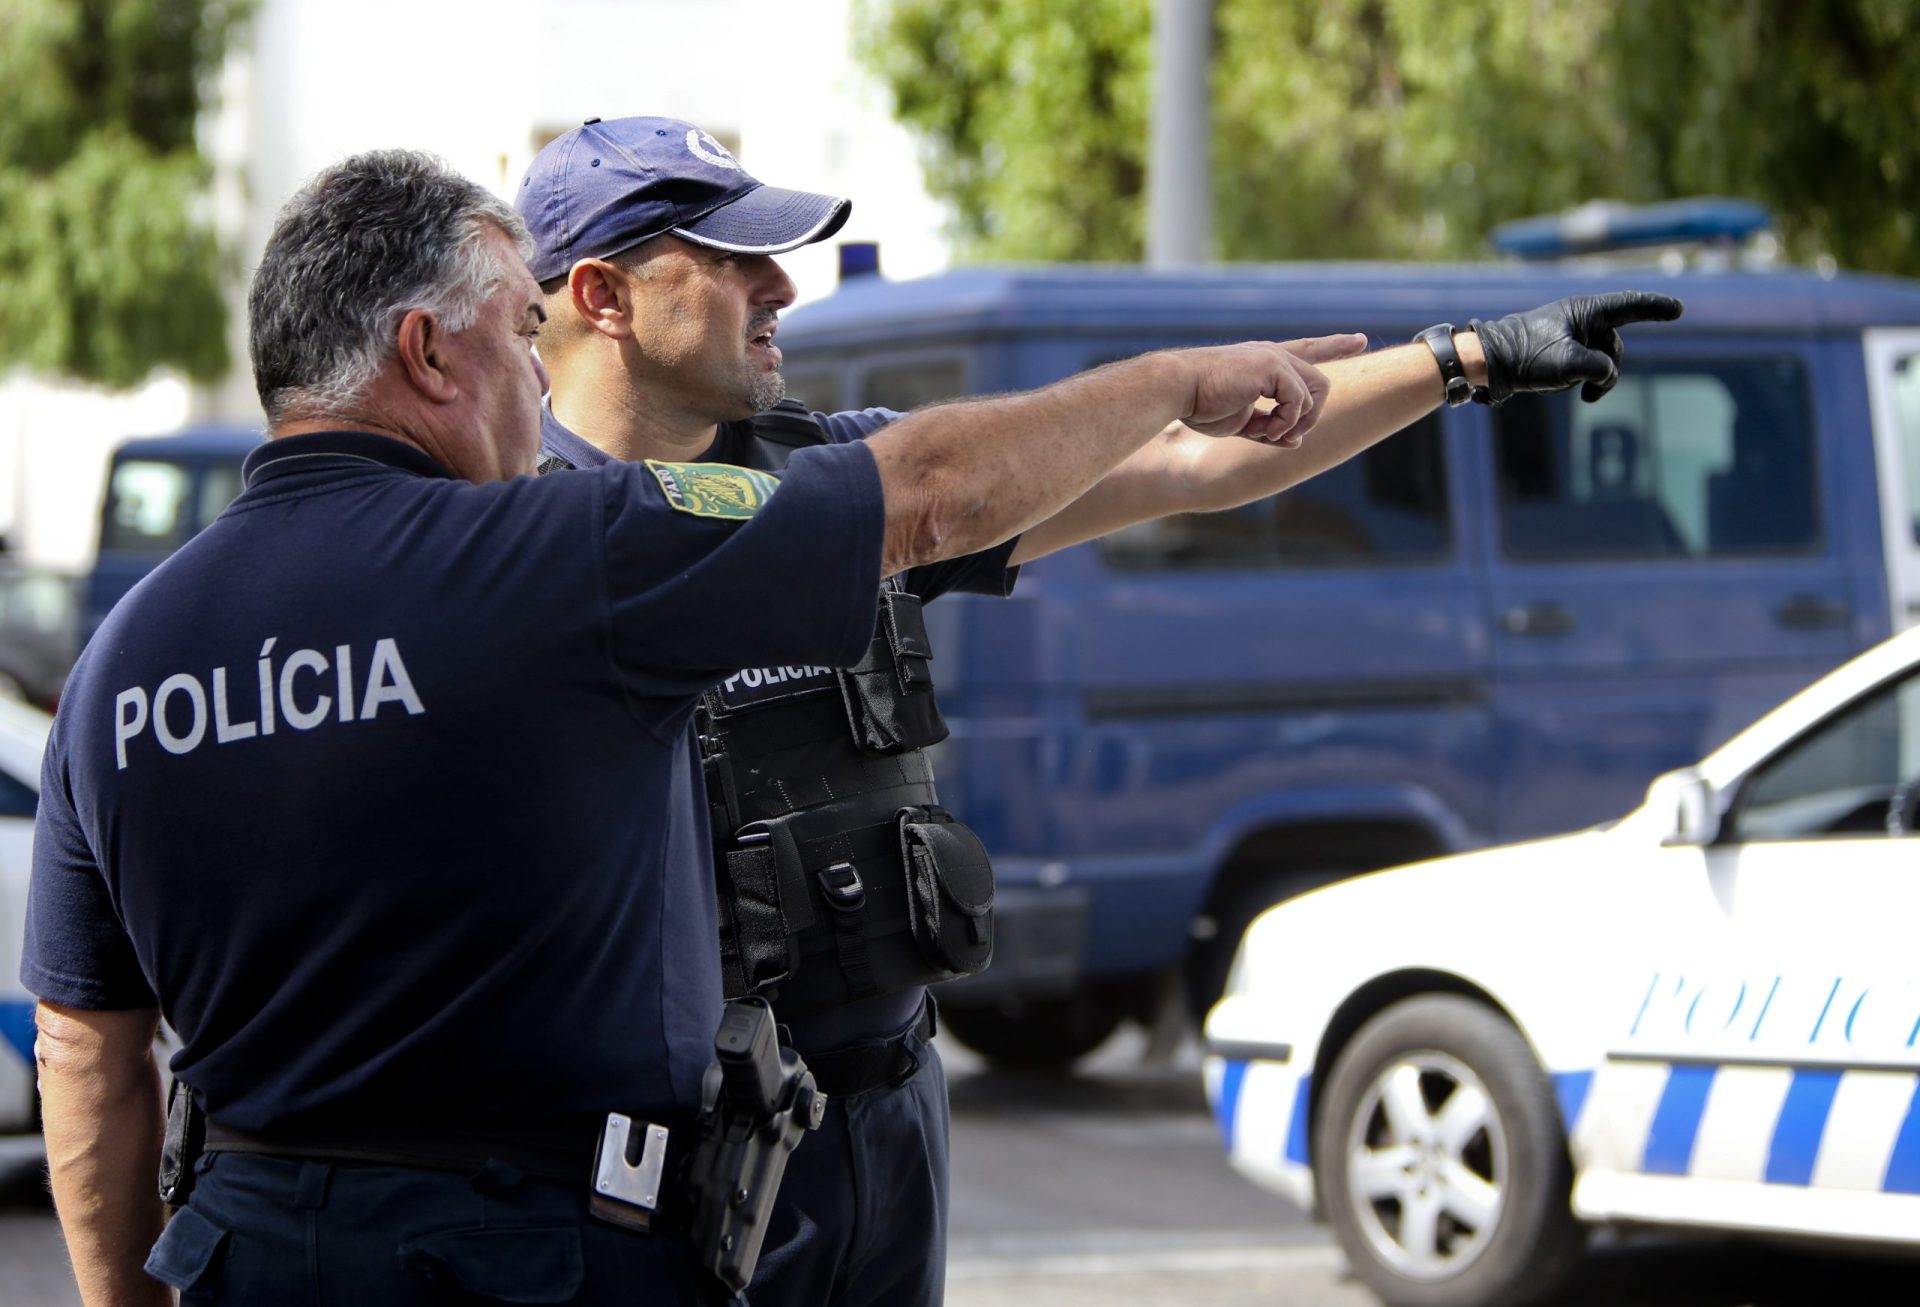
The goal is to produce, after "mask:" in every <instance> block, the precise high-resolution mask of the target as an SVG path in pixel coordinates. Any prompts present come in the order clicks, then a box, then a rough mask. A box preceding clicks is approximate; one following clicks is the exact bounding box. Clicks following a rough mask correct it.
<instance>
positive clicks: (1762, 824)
mask: <svg viewBox="0 0 1920 1307" xmlns="http://www.w3.org/2000/svg"><path fill="white" fill-rule="evenodd" d="M1917 787H1920V677H1914V676H1909V677H1907V678H1906V679H1905V680H1903V681H1900V682H1898V683H1897V684H1895V685H1892V686H1887V687H1883V688H1881V689H1879V690H1876V691H1874V692H1873V693H1872V694H1869V695H1867V696H1866V697H1865V698H1863V699H1861V700H1860V701H1859V702H1858V703H1856V704H1854V705H1853V706H1852V707H1851V708H1848V709H1847V710H1846V711H1845V712H1843V713H1840V714H1839V715H1838V716H1835V717H1833V718H1831V719H1830V720H1828V721H1827V722H1825V723H1824V724H1822V725H1821V726H1820V727H1819V729H1817V730H1815V731H1814V732H1813V733H1812V734H1810V735H1806V736H1803V737H1802V738H1801V739H1799V740H1797V741H1795V742H1794V743H1793V744H1791V745H1789V746H1788V747H1787V748H1785V749H1784V750H1782V751H1781V752H1780V753H1779V754H1777V755H1776V756H1775V757H1774V758H1773V759H1772V760H1771V761H1769V762H1768V763H1766V764H1765V765H1764V766H1763V767H1761V768H1760V769H1759V770H1758V771H1756V772H1755V773H1754V775H1753V778H1752V780H1750V781H1748V782H1747V785H1746V787H1745V792H1744V793H1743V794H1742V795H1741V798H1740V806H1739V810H1738V813H1737V816H1736V819H1735V829H1734V833H1733V838H1734V839H1735V840H1736V841H1737V842H1742V843H1745V842H1749V841H1754V840H1790V839H1807V838H1810V837H1814V836H1821V835H1870V836H1886V835H1893V834H1900V835H1912V834H1914V833H1915V832H1914V822H1915V819H1916V816H1917V815H1920V813H1917V812H1916V806H1915V802H1916V799H1917V798H1920V794H1916V788H1917Z"/></svg>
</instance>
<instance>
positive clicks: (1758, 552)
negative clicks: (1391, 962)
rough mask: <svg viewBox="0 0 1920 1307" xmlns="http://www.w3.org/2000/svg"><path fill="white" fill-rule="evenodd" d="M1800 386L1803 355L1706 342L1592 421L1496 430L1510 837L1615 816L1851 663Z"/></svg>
mask: <svg viewBox="0 0 1920 1307" xmlns="http://www.w3.org/2000/svg"><path fill="white" fill-rule="evenodd" d="M1647 344H1649V345H1651V344H1652V342H1647ZM1810 376H1811V369H1810V355H1809V354H1807V353H1805V352H1802V351H1801V350H1800V349H1799V348H1797V346H1796V345H1794V344H1793V343H1785V344H1782V345H1781V346H1780V347H1778V348H1774V347H1772V346H1771V345H1769V346H1768V347H1767V349H1766V352H1764V353H1761V352H1756V347H1755V345H1754V343H1753V342H1752V341H1751V340H1749V341H1745V342H1732V341H1729V342H1725V343H1724V344H1721V345H1719V346H1718V347H1716V346H1715V344H1714V343H1712V342H1705V341H1697V340H1696V341H1690V342H1686V349H1685V352H1684V353H1682V352H1681V351H1680V350H1678V349H1674V348H1669V349H1666V350H1660V349H1655V348H1637V352H1636V355H1635V358H1634V364H1633V367H1632V368H1631V369H1629V370H1628V371H1627V372H1626V373H1625V374H1624V375H1623V376H1622V377H1621V379H1620V381H1619V384H1618V385H1616V386H1615V387H1614V389H1613V391H1612V392H1611V393H1610V394H1609V395H1607V396H1606V397H1605V398H1604V399H1602V400H1601V401H1600V402H1599V403H1597V404H1584V403H1578V402H1576V401H1575V400H1574V399H1573V397H1572V396H1571V395H1553V396H1537V395H1522V396H1515V397H1514V398H1513V399H1511V400H1509V401H1508V402H1507V403H1506V404H1505V405H1504V406H1502V407H1501V408H1499V409H1496V410H1493V411H1492V413H1491V414H1490V417H1489V421H1490V424H1491V444H1490V448H1491V451H1492V455H1493V462H1494V467H1493V469H1492V471H1493V476H1492V478H1491V481H1490V485H1491V493H1492V495H1493V498H1494V501H1495V502H1494V503H1493V504H1492V506H1491V509H1492V517H1493V520H1494V530H1493V531H1492V532H1490V533H1489V536H1490V538H1489V539H1488V540H1487V542H1486V547H1487V548H1488V549H1489V551H1490V556H1489V558H1488V561H1487V577H1488V596H1489V602H1490V613H1489V617H1490V623H1489V625H1490V628H1491V630H1492V639H1493V649H1494V669H1495V675H1494V691H1493V704H1494V726H1493V729H1494V735H1495V740H1496V747H1497V750H1498V757H1499V764H1498V765H1499V773H1500V779H1499V795H1500V801H1499V812H1498V813H1497V815H1496V826H1497V828H1498V831H1499V835H1500V836H1501V838H1505V839H1517V838H1524V837H1529V836H1535V835H1543V834H1548V833H1551V832H1554V831H1563V830H1572V829H1576V828H1578V827H1581V826H1585V825H1589V824H1591V823H1593V822H1596V821H1601V820H1604V819H1606V818H1609V817H1615V816H1619V815H1620V814H1622V813H1624V812H1626V811H1628V810H1629V809H1631V808H1632V807H1634V806H1635V804H1637V803H1638V801H1639V799H1640V797H1641V795H1642V793H1643V791H1644V790H1645V787H1646V785H1647V782H1648V781H1649V780H1651V779H1652V778H1653V777H1654V776H1655V775H1656V774H1658V773H1660V772H1662V771H1666V770H1669V769H1671V768H1674V767H1678V766H1682V765H1684V764H1687V763H1689V762H1692V761H1693V760H1694V759H1697V758H1699V757H1701V756H1702V755H1704V754H1705V753H1707V752H1709V751H1710V750H1711V749H1712V748H1713V747H1715V746H1716V745H1718V744H1720V743H1721V742H1722V741H1724V740H1725V739H1727V738H1728V737H1729V736H1730V735H1732V734H1733V732H1734V731H1736V730H1738V729H1739V728H1741V727H1743V726H1745V725H1746V724H1747V723H1748V722H1750V721H1752V720H1753V719H1754V718H1756V717H1758V716H1759V715H1760V714H1761V713H1762V712H1764V711H1765V710H1767V709H1769V708H1771V707H1772V706H1773V705H1774V704H1776V703H1778V702H1779V701H1780V700H1782V699H1784V698H1785V697H1786V696H1787V695H1788V694H1790V693H1792V692H1793V691H1795V690H1798V689H1800V688H1801V687H1803V686H1805V685H1806V684H1807V683H1808V682H1810V681H1812V680H1813V679H1814V678H1815V677H1816V676H1817V675H1819V674H1821V673H1823V672H1825V671H1827V670H1829V669H1830V668H1832V667H1833V666H1835V665H1836V664H1838V663H1839V662H1841V661H1842V660H1843V659H1844V658H1845V657H1846V656H1847V655H1848V654H1849V653H1851V652H1853V650H1854V648H1855V647H1856V645H1857V644H1858V643H1859V640H1860V637H1859V635H1858V634H1857V631H1856V622H1855V614H1854V613H1853V611H1852V608H1851V606H1850V604H1849V602H1848V578H1847V575H1846V569H1845V567H1844V564H1843V555H1842V550H1841V546H1840V545H1839V544H1838V543H1837V536H1838V535H1839V532H1837V531H1836V530H1835V529H1834V524H1833V523H1832V522H1830V521H1828V520H1827V517H1828V515H1827V514H1826V512H1825V511H1824V509H1823V504H1824V501H1823V497H1822V494H1821V487H1822V486H1823V485H1831V484H1835V483H1836V482H1837V471H1838V464H1837V462H1836V460H1837V458H1838V453H1837V452H1836V451H1832V450H1827V451H1822V449H1821V448H1820V446H1819V442H1818V441H1817V440H1816V438H1815V432H1816V426H1815V419H1814V414H1813V409H1812V402H1811V395H1812V386H1811V384H1810Z"/></svg>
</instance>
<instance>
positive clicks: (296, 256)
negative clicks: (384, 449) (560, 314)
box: [247, 150, 533, 425]
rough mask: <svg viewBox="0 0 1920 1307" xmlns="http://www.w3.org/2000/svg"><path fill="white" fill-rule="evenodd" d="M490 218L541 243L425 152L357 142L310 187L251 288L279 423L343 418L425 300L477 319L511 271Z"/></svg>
mask: <svg viewBox="0 0 1920 1307" xmlns="http://www.w3.org/2000/svg"><path fill="white" fill-rule="evenodd" d="M490 228H498V229H499V230H500V231H502V232H504V233H505V234H506V235H507V236H508V237H510V238H511V239H512V240H513V242H514V244H515V245H517V246H519V248H520V254H521V257H523V258H524V257H526V256H528V255H530V254H531V253H532V251H533V242H532V241H531V239H529V237H528V235H527V228H526V224H525V223H523V222H521V220H520V216H519V215H518V214H516V213H515V212H514V211H513V209H512V208H511V207H509V206H508V205H507V204H506V203H505V202H504V201H502V200H500V199H499V198H497V197H496V196H494V195H493V194H492V193H491V192H489V191H487V190H486V189H484V188H483V187H480V186H477V185H475V184H474V183H473V182H470V181H468V180H467V179H466V178H465V177H462V176H460V175H459V174H458V173H456V172H454V171H453V170H452V169H451V168H449V167H447V165H446V164H445V163H444V162H443V161H441V160H440V159H437V158H435V157H434V156H433V155H431V154H425V153H422V152H420V151H417V150H374V151H371V152H369V153H366V154H357V155H355V156H353V157H352V158H351V159H348V160H346V161H345V162H344V163H341V164H338V165H337V166H335V167H332V168H329V169H327V170H326V171H324V172H322V173H321V174H319V175H318V176H317V177H315V178H314V179H313V180H312V181H310V182H308V183H307V184H306V185H305V186H303V187H301V189H300V191H299V193H298V194H296V195H295V196H294V197H293V198H292V199H291V200H289V201H287V204H286V207H285V208H283V209H282V210H281V211H280V217H279V219H278V221H276V222H275V224H274V228H273V235H272V236H271V237H270V238H269V239H268V241H267V248H266V252H265V253H264V254H262V255H261V257H260V267H259V268H258V270H256V271H255V272H254V274H253V286H252V288H251V289H250V290H249V292H248V294H247V326H248V336H249V340H248V344H249V349H250V352H251V353H252V355H253V381H254V386H255V387H256V388H257V389H258V390H259V392H260V406H261V407H262V408H264V409H265V410H266V411H267V421H268V422H269V423H270V424H275V425H277V424H279V423H280V422H282V421H286V420H290V419H292V418H297V417H312V418H319V417H331V416H343V415H344V414H343V410H345V409H349V408H351V407H352V406H353V405H354V404H356V403H357V402H358V401H359V400H360V399H361V398H362V397H363V396H364V394H365V392H366V389H367V387H368V386H369V385H370V384H372V382H373V379H374V378H375V377H376V376H378V375H379V374H380V370H381V369H382V368H384V367H386V365H387V363H388V362H389V361H390V360H391V359H392V358H393V356H394V333H395V332H396V331H397V330H398V329H399V326H400V321H401V319H402V318H404V317H405V316H406V315H407V314H408V313H410V312H412V311H413V310H414V309H425V310H427V311H429V312H431V313H432V314H433V315H434V316H435V317H436V318H438V319H439V321H440V325H441V326H442V327H443V328H445V329H446V330H447V331H450V332H453V331H464V330H466V328H468V327H470V326H472V325H473V323H474V321H475V320H476V319H477V318H478V317H479V314H480V307H481V305H483V304H484V303H486V301H487V298H488V297H489V296H490V295H492V294H493V293H494V291H495V290H497V289H498V288H499V287H500V286H501V285H502V284H504V282H505V280H506V276H507V269H505V268H503V267H501V266H500V262H499V260H498V259H497V258H495V257H494V255H493V253H492V252H491V250H490V249H489V248H488V244H487V232H488V230H489V229H490Z"/></svg>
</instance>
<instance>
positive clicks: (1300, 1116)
mask: <svg viewBox="0 0 1920 1307" xmlns="http://www.w3.org/2000/svg"><path fill="white" fill-rule="evenodd" d="M1312 1088H1313V1076H1312V1074H1311V1073H1309V1074H1307V1075H1303V1076H1301V1077H1300V1087H1299V1088H1298V1089H1296V1090H1294V1091H1293V1123H1292V1124H1291V1125H1289V1126H1288V1127H1287V1153H1286V1157H1287V1160H1288V1161H1289V1162H1294V1163H1297V1164H1298V1165H1300V1166H1305V1165H1306V1164H1307V1125H1308V1122H1309V1120H1310V1119H1311V1115H1310V1111H1309V1109H1310V1108H1311V1106H1312V1103H1313V1095H1312V1093H1310V1092H1309V1091H1310V1090H1311V1089H1312Z"/></svg>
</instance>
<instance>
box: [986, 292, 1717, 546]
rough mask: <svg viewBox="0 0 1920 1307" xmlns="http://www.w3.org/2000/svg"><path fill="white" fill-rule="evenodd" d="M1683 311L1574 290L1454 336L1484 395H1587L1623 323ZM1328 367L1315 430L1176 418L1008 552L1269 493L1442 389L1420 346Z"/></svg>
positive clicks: (1316, 470) (1651, 299) (1416, 410)
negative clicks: (1240, 434) (1263, 438)
mask: <svg viewBox="0 0 1920 1307" xmlns="http://www.w3.org/2000/svg"><path fill="white" fill-rule="evenodd" d="M1679 316H1680V302H1679V301H1678V300H1676V299H1673V298H1671V297H1669V296H1665V295H1650V294H1646V293H1643V292H1637V291H1626V292H1621V293H1619V294H1614V295H1600V296H1576V297H1574V298H1572V299H1566V300H1556V301H1555V302H1553V303H1552V304H1546V305H1542V306H1541V307H1540V308H1537V309H1532V310H1529V311H1528V312H1526V313H1516V314H1513V315H1511V316H1509V317H1505V318H1501V319H1499V320H1497V321H1495V322H1491V323H1481V322H1476V323H1475V324H1474V326H1473V328H1472V329H1463V330H1460V331H1457V332H1455V333H1454V345H1455V348H1456V350H1457V351H1458V353H1459V355H1460V361H1461V364H1462V365H1463V366H1464V367H1465V369H1466V373H1467V380H1468V382H1469V383H1470V384H1471V385H1472V386H1473V387H1474V388H1475V390H1476V393H1478V394H1481V395H1484V397H1485V398H1487V399H1488V400H1490V401H1491V402H1494V403H1499V402H1501V401H1503V400H1505V399H1506V398H1507V396H1509V395H1512V394H1516V393H1521V392H1533V391H1556V390H1565V389H1567V388H1569V387H1571V386H1575V385H1579V386H1582V390H1581V397H1582V398H1583V399H1586V400H1588V401H1589V402H1591V401H1592V400H1595V399H1598V398H1599V397H1600V396H1601V395H1604V394H1605V393H1606V392H1607V391H1608V390H1609V389H1611V388H1612V386H1613V383H1614V381H1615V380H1616V379H1617V378H1618V376H1619V366H1620V359H1621V343H1620V333H1619V331H1618V328H1619V327H1621V326H1624V325H1627V324H1628V323H1633V322H1664V321H1670V320H1671V319H1673V318H1677V317H1679ZM1300 343H1301V342H1291V343H1290V347H1297V346H1298V345H1299V344H1300ZM1324 373H1325V376H1326V380H1327V384H1328V397H1327V401H1326V403H1325V404H1323V405H1322V406H1321V409H1320V416H1319V422H1318V424H1317V425H1316V426H1315V428H1314V430H1313V433H1312V437H1311V438H1310V439H1308V440H1306V441H1305V442H1304V443H1302V444H1300V445H1299V447H1298V448H1292V447H1289V446H1288V445H1287V444H1285V443H1282V444H1281V445H1279V446H1278V447H1274V446H1265V447H1262V446H1255V445H1251V444H1246V443H1245V442H1221V441H1207V440H1202V439H1199V438H1197V437H1196V436H1195V435H1194V434H1193V433H1192V432H1191V431H1189V430H1187V429H1186V428H1185V427H1184V425H1183V424H1180V423H1174V424H1171V425H1169V426H1168V427H1167V428H1166V429H1165V430H1163V431H1161V432H1160V433H1159V434H1158V435H1157V436H1155V437H1154V439H1153V440H1152V441H1151V442H1150V443H1148V444H1146V445H1145V446H1143V447H1142V448H1141V449H1140V450H1138V451H1137V452H1135V453H1134V454H1132V455H1130V456H1129V457H1128V458H1127V459H1126V460H1125V461H1124V462H1123V463H1121V464H1120V465H1119V466H1118V467H1116V468H1115V469H1114V471H1113V472H1112V473H1111V474H1109V475H1108V476H1107V477H1106V478H1104V479H1103V480H1102V481H1101V482H1100V483H1099V484H1098V485H1096V486H1094V487H1093V488H1092V489H1091V490H1089V491H1088V492H1087V493H1086V494H1085V495H1083V496H1082V497H1081V498H1080V499H1078V500H1076V501H1075V502H1074V503H1072V504H1071V505H1069V506H1067V507H1066V508H1065V509H1063V510H1062V511H1061V512H1059V513H1057V514H1055V515H1054V516H1053V517H1051V518H1049V519H1047V520H1046V521H1044V522H1041V523H1040V524H1038V525H1037V526H1035V527H1033V528H1032V529H1031V530H1029V531H1028V532H1027V533H1026V534H1025V535H1023V536H1022V537H1021V539H1020V543H1019V545H1018V546H1016V547H1015V549H1014V553H1013V558H1012V561H1013V562H1014V563H1016V564H1018V563H1025V562H1029V561H1031V560H1033V559H1035V558H1041V557H1044V556H1045V555H1047V554H1050V553H1052V552H1054V551H1055V550H1058V549H1064V548H1066V547H1067V546H1068V545H1074V544H1079V543H1080V542H1081V541H1083V540H1092V539H1096V538H1097V537H1099V536H1103V535H1106V534H1107V533H1108V532H1110V531H1116V530H1119V529H1120V528H1121V527H1124V526H1130V525H1132V524H1133V523H1135V522H1145V521H1149V520H1151V519H1153V518H1156V517H1164V516H1166V515H1167V514H1169V513H1189V512H1210V511H1214V510H1218V509H1222V508H1232V507H1234V506H1236V505H1238V504H1245V503H1249V502H1251V501H1253V500H1255V499H1261V498H1264V497H1266V496H1268V495H1272V494H1276V493H1278V492H1280V491H1282V490H1286V489H1289V488H1291V487H1293V486H1296V485H1298V484H1300V483H1301V482H1303V481H1305V480H1307V479H1308V478H1310V477H1314V476H1317V475H1319V474H1320V473H1321V472H1324V471H1326V470H1327V469H1328V468H1330V467H1335V466H1338V465H1339V464H1341V463H1344V462H1346V461H1347V460H1348V459H1349V458H1352V457H1353V456H1354V455H1355V454H1358V453H1360V452H1361V451H1363V450H1365V449H1367V448H1368V447H1369V446H1371V445H1374V444H1377V443H1378V442H1379V441H1381V440H1384V439H1385V438H1386V437H1387V436H1389V435H1392V434H1393V433H1394V432H1396V431H1399V430H1401V429H1402V428H1404V427H1406V426H1408V425H1410V424H1412V423H1413V422H1416V421H1418V420H1419V419H1420V418H1422V417H1424V416H1425V415H1426V414H1427V413H1429V412H1431V411H1432V410H1433V409H1434V408H1435V407H1436V406H1437V405H1439V404H1440V403H1441V402H1442V400H1443V399H1444V397H1445V389H1444V386H1443V384H1442V381H1441V375H1440V368H1439V365H1438V363H1437V362H1436V361H1435V359H1434V355H1433V351H1432V350H1430V349H1428V348H1427V346H1425V345H1423V344H1414V345H1402V346H1399V347H1397V348H1394V349H1389V350H1382V351H1379V352H1378V353H1374V354H1368V355H1364V356H1362V357H1359V358H1350V359H1345V360H1342V361H1337V362H1328V363H1327V364H1325V365H1324Z"/></svg>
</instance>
